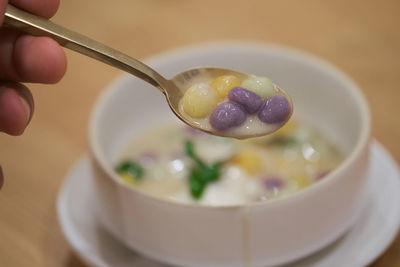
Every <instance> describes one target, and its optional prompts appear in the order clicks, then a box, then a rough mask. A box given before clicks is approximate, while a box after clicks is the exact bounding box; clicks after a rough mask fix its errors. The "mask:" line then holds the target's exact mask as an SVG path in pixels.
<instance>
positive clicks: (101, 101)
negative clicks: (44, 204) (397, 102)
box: [88, 40, 371, 210]
mask: <svg viewBox="0 0 400 267" xmlns="http://www.w3.org/2000/svg"><path fill="white" fill-rule="evenodd" d="M218 49H226V50H235V49H236V50H239V49H250V50H252V51H254V50H257V52H260V53H262V52H263V51H264V52H265V51H274V52H277V53H278V54H286V55H290V56H293V57H296V58H297V59H299V60H300V61H304V62H307V63H309V64H312V65H315V66H318V67H319V68H321V69H323V70H324V71H325V72H327V73H329V74H330V75H331V76H334V77H335V78H336V79H338V80H341V81H342V82H343V83H344V84H345V87H346V88H348V90H349V92H350V93H351V94H352V96H353V98H354V100H355V102H356V104H357V109H358V110H360V114H361V128H360V133H359V135H360V138H359V139H358V140H357V143H356V144H355V146H354V148H353V149H352V150H351V151H350V152H349V154H348V155H347V156H346V157H345V159H344V160H343V161H342V162H341V163H340V164H339V165H338V166H337V167H336V168H334V169H333V170H332V171H330V172H329V173H328V174H327V175H326V176H325V177H324V179H321V180H320V181H318V182H317V183H313V184H312V185H311V186H307V187H306V188H303V189H301V190H299V191H297V192H295V193H293V194H290V195H286V196H282V197H280V198H277V199H271V200H268V201H257V202H247V203H243V204H234V205H215V206H214V205H199V204H196V203H184V202H178V201H174V200H171V199H163V198H158V197H155V196H152V195H149V194H146V193H143V192H141V191H139V190H137V189H135V188H134V187H132V186H130V185H128V184H127V183H125V182H123V181H122V179H120V178H119V177H118V175H117V174H116V172H115V171H113V170H112V169H110V168H109V167H107V166H108V165H109V164H107V162H108V161H107V160H106V159H105V157H104V155H103V154H102V152H101V148H100V144H99V142H98V138H96V137H97V136H98V135H97V134H96V131H95V129H97V128H98V125H99V124H100V119H101V116H100V114H102V109H103V108H104V106H105V105H107V103H108V101H107V100H108V99H109V98H110V96H111V95H113V94H114V91H115V90H116V89H115V88H118V87H119V86H120V85H121V84H123V83H124V82H126V80H127V79H129V78H131V77H132V75H130V74H122V75H120V76H118V77H117V78H115V79H114V80H113V81H112V82H111V83H110V84H109V85H108V86H106V87H105V88H104V89H103V91H102V92H101V93H100V94H99V96H98V98H97V100H96V101H95V103H94V105H93V107H92V109H91V113H90V116H89V123H88V143H89V155H90V157H91V158H92V159H93V160H95V162H96V163H97V166H98V167H99V168H100V169H101V170H102V171H103V172H104V173H105V174H107V175H106V176H107V177H108V178H109V179H111V180H112V181H113V182H115V183H117V185H119V186H122V187H124V188H127V189H128V190H130V191H131V192H135V193H136V194H138V196H140V197H142V198H145V199H148V200H152V201H156V202H161V203H164V204H169V205H173V206H180V207H185V208H196V209H220V210H232V209H241V208H248V207H257V206H272V205H277V204H278V205H279V204H281V203H285V202H287V201H295V200H296V199H299V198H302V197H304V196H306V195H307V194H310V193H311V192H315V191H317V190H320V188H323V187H326V186H328V185H329V183H332V181H333V180H334V179H335V177H337V176H340V175H341V174H342V173H343V172H344V171H345V170H346V169H348V168H349V167H350V166H351V165H352V164H353V163H354V162H355V161H356V160H357V159H358V158H359V156H360V155H362V153H363V151H364V150H365V149H366V148H367V147H368V145H369V143H370V140H371V114H370V109H369V106H368V102H367V100H366V97H365V96H364V94H363V93H362V91H361V89H360V88H359V86H358V85H357V84H356V83H355V82H354V81H353V80H352V79H351V78H350V77H349V76H348V75H347V74H346V73H344V72H343V71H342V70H341V69H339V68H338V67H336V66H335V65H333V64H332V63H330V62H328V61H326V60H324V59H322V58H320V57H317V56H316V55H313V54H311V53H309V52H305V51H302V50H299V49H296V48H293V47H289V46H286V45H281V44H273V43H265V42H259V41H243V40H224V41H216V42H202V43H198V44H192V45H186V46H180V47H176V48H173V49H169V50H166V51H164V52H161V53H157V54H156V55H153V56H151V57H148V58H146V59H145V60H143V62H145V63H146V64H148V65H150V66H153V65H157V64H159V63H160V62H166V61H168V60H169V59H170V58H176V57H177V56H182V55H186V54H187V53H195V52H202V51H210V50H218Z"/></svg>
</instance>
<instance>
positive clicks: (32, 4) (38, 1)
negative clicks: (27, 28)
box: [0, 0, 60, 18]
mask: <svg viewBox="0 0 400 267" xmlns="http://www.w3.org/2000/svg"><path fill="white" fill-rule="evenodd" d="M0 1H4V0H0ZM9 2H10V4H13V5H14V6H16V7H19V8H21V9H24V10H26V11H28V12H31V13H33V14H36V15H38V16H41V17H44V18H51V17H52V16H53V15H54V14H55V13H56V12H57V9H58V6H59V5H60V1H59V0H10V1H9Z"/></svg>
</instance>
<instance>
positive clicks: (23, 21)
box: [4, 4, 292, 138]
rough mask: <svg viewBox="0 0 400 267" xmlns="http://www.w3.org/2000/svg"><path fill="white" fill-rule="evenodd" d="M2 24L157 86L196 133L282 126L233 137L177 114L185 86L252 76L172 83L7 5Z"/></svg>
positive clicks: (187, 76) (181, 77)
mask: <svg viewBox="0 0 400 267" xmlns="http://www.w3.org/2000/svg"><path fill="white" fill-rule="evenodd" d="M4 23H6V24H7V25H9V26H12V27H14V28H17V29H18V30H20V31H22V32H25V33H28V34H31V35H34V36H47V37H50V38H52V39H54V40H55V41H56V42H58V43H59V44H60V45H62V46H64V47H66V48H68V49H71V50H74V51H76V52H78V53H81V54H84V55H86V56H89V57H91V58H94V59H97V60H99V61H102V62H104V63H106V64H108V65H111V66H113V67H117V68H119V69H121V70H123V71H126V72H128V73H131V74H133V75H135V76H137V77H139V78H141V79H143V80H144V81H146V82H148V83H150V84H152V85H153V86H155V87H157V88H158V89H159V90H160V91H161V92H162V93H163V94H164V95H165V97H166V99H167V101H168V104H169V106H170V108H171V109H172V111H173V112H174V113H175V115H176V116H177V117H178V118H179V119H181V120H182V121H183V122H184V123H186V124H188V125H189V126H191V127H193V128H196V129H198V130H201V131H205V132H207V133H210V134H214V135H218V136H230V137H237V138H247V137H253V136H259V135H265V134H268V133H270V132H273V131H275V130H277V129H278V128H279V127H280V126H281V125H280V126H279V127H276V129H275V128H274V129H272V130H268V131H266V132H263V133H260V132H259V133H257V134H256V135H252V134H251V133H247V134H239V135H232V133H230V132H218V131H214V130H213V129H210V128H208V129H207V128H204V127H202V126H201V125H200V124H198V123H196V122H195V121H193V120H191V119H190V118H189V117H188V116H185V114H182V112H181V111H180V108H179V106H180V100H181V98H182V96H183V95H184V93H185V91H186V90H187V89H188V87H189V86H190V85H192V84H193V83H194V82H198V81H204V80H205V79H208V80H211V79H213V78H216V77H218V76H220V75H235V76H237V77H238V78H239V79H241V80H244V79H247V78H249V77H251V75H248V74H245V73H241V72H237V71H233V70H227V69H220V68H196V69H191V70H186V71H184V72H181V73H179V74H177V75H176V76H175V77H174V78H172V79H171V80H168V79H165V78H164V77H163V76H161V75H160V74H159V73H157V72H156V71H155V70H153V69H152V68H150V67H149V66H147V65H145V64H144V63H142V62H140V61H138V60H136V59H134V58H132V57H130V56H128V55H125V54H123V53H121V52H119V51H117V50H115V49H113V48H111V47H108V46H106V45H104V44H102V43H100V42H97V41H94V40H92V39H90V38H88V37H86V36H84V35H82V34H79V33H77V32H74V31H71V30H69V29H66V28H64V27H62V26H60V25H57V24H55V23H53V22H51V21H49V20H46V19H43V18H41V17H38V16H36V15H33V14H30V13H28V12H25V11H23V10H20V9H18V8H16V7H14V6H12V5H10V4H9V5H7V10H6V13H5V19H4ZM279 90H280V91H281V92H280V93H281V94H283V95H285V96H286V97H287V99H289V101H290V98H289V97H288V96H287V95H286V94H285V92H283V90H281V89H279ZM290 105H291V106H292V104H291V102H290Z"/></svg>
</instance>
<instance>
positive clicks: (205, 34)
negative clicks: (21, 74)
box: [0, 0, 400, 267]
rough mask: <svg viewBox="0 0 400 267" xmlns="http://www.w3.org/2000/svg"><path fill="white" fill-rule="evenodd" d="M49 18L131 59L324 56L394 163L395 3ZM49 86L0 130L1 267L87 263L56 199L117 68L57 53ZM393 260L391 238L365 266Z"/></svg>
mask: <svg viewBox="0 0 400 267" xmlns="http://www.w3.org/2000/svg"><path fill="white" fill-rule="evenodd" d="M53 21H54V22H56V23H59V24H61V25H64V26H66V27H68V28H70V29H73V30H75V31H78V32H80V33H83V34H85V35H88V36H90V37H92V38H93V39H95V40H98V41H101V42H103V43H105V44H107V45H110V46H112V47H114V48H116V49H118V50H120V51H123V52H125V53H127V54H128V55H131V56H133V57H135V58H138V59H145V58H146V57H149V56H152V55H154V54H157V53H160V52H164V51H166V50H168V49H172V48H176V47H179V46H185V45H191V44H198V43H201V42H207V41H218V40H226V39H232V40H255V41H262V42H266V43H277V44H283V45H287V46H291V47H294V48H297V49H300V50H304V51H306V52H309V53H313V54H315V55H317V56H319V57H322V58H323V59H326V60H328V61H330V62H332V63H333V64H335V65H336V66H338V67H339V68H341V69H342V70H344V71H345V72H346V73H347V74H348V75H349V76H350V77H352V78H353V79H354V80H355V81H356V82H357V83H358V84H359V86H360V87H361V88H362V90H363V92H364V94H365V95H366V97H367V99H368V101H369V104H370V106H371V110H372V119H373V135H374V137H375V138H376V139H377V140H378V141H380V142H381V143H382V144H383V145H384V146H385V147H386V148H387V149H388V150H389V151H390V152H391V153H392V155H393V156H394V157H395V159H396V160H397V161H398V162H399V161H400V142H399V141H398V137H399V136H400V124H399V123H398V120H399V119H398V117H397V116H398V114H400V105H399V104H398V100H399V99H400V86H399V85H400V34H399V25H400V1H398V0H384V1H378V0H376V1H373V0H364V1H361V0H358V1H349V0H329V1H318V0H304V1H293V0H280V1H270V0H266V1H261V0H260V1H225V0H224V1H205V0H203V1H190V0H188V1H185V0H147V1H139V0H115V1H99V0H85V1H81V0H68V1H61V4H60V8H59V11H58V13H57V15H56V16H55V17H54V18H53ZM66 53H67V57H68V70H67V73H66V75H65V77H64V79H63V80H62V81H61V82H60V83H58V84H56V85H38V84H32V85H29V87H30V88H31V89H32V92H33V95H34V98H35V105H36V107H35V114H34V117H33V119H32V121H31V123H30V126H29V127H28V128H27V130H26V131H25V133H24V135H23V136H21V137H17V138H15V137H9V136H7V135H5V134H0V149H1V151H0V163H1V165H2V167H3V171H4V175H5V179H6V180H5V184H4V187H3V189H2V190H1V191H0V266H18V267H19V266H30V267H35V266H68V267H70V266H78V267H79V266H86V265H84V264H83V263H82V262H81V261H80V260H79V259H78V257H77V256H76V254H74V253H73V252H72V250H71V249H70V247H69V246H68V244H67V242H66V241H65V239H64V237H63V236H62V234H61V231H60V227H59V225H58V221H57V215H56V206H55V205H56V199H57V194H58V190H59V188H60V186H61V183H62V181H63V177H64V175H65V174H66V172H67V171H68V169H69V168H70V167H71V165H72V164H73V163H74V162H75V160H77V159H78V158H79V157H80V156H82V155H84V154H85V153H86V152H87V122H88V117H89V114H90V110H91V108H92V105H93V103H94V101H95V100H96V98H97V97H98V95H99V93H100V92H101V91H102V90H103V88H104V87H106V86H107V85H108V84H109V83H110V82H111V81H113V80H114V79H116V78H117V77H118V76H119V75H121V72H120V71H119V70H117V69H113V68H111V67H109V66H108V65H105V64H102V63H99V62H97V61H95V60H92V59H90V58H88V57H85V56H82V55H80V54H77V53H75V52H71V51H66ZM372 266H374V267H378V266H379V267H381V266H385V267H388V266H389V267H391V266H393V267H394V266H400V236H398V237H397V238H396V240H395V242H394V243H393V244H392V245H391V246H390V247H389V248H388V250H387V251H386V252H385V253H384V254H383V255H382V256H381V257H380V258H379V259H378V260H377V261H376V262H375V263H374V264H373V265H372Z"/></svg>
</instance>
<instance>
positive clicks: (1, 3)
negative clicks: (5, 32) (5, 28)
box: [0, 0, 8, 25]
mask: <svg viewBox="0 0 400 267" xmlns="http://www.w3.org/2000/svg"><path fill="white" fill-rule="evenodd" d="M7 2H8V1H7V0H0V25H2V24H3V20H4V13H5V12H6V7H7Z"/></svg>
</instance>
